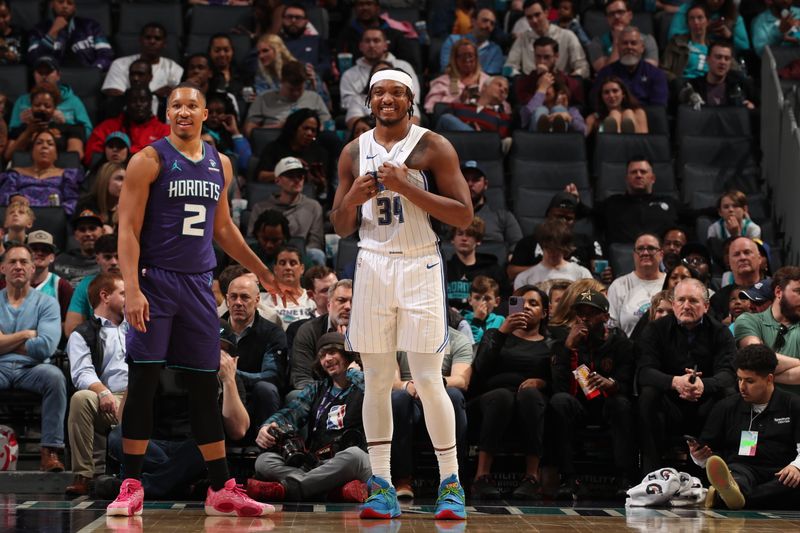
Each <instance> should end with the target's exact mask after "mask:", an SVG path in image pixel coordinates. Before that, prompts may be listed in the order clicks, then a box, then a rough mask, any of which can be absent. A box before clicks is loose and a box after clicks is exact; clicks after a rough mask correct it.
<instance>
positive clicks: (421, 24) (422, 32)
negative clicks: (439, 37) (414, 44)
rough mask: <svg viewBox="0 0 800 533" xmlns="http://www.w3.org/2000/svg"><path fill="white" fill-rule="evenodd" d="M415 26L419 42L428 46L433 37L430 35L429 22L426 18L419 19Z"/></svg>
mask: <svg viewBox="0 0 800 533" xmlns="http://www.w3.org/2000/svg"><path fill="white" fill-rule="evenodd" d="M414 27H415V28H416V29H417V37H418V38H419V44H421V45H422V46H428V45H429V44H431V37H430V35H428V23H427V22H425V21H424V20H418V21H416V22H415V23H414Z"/></svg>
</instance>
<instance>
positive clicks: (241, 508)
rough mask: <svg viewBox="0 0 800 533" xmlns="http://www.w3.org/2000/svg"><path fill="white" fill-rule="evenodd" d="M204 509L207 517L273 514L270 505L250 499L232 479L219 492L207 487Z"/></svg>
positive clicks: (273, 510) (273, 509)
mask: <svg viewBox="0 0 800 533" xmlns="http://www.w3.org/2000/svg"><path fill="white" fill-rule="evenodd" d="M205 507H206V514H207V515H209V516H264V515H266V514H269V513H274V512H275V508H274V507H273V506H271V505H270V504H268V503H261V502H257V501H255V500H254V499H252V498H250V497H249V496H248V495H247V493H246V492H245V490H244V488H242V486H241V485H237V484H236V480H235V479H233V478H231V479H229V480H228V481H226V482H225V486H224V487H222V488H221V489H219V490H214V489H212V488H211V487H208V492H207V493H206V505H205Z"/></svg>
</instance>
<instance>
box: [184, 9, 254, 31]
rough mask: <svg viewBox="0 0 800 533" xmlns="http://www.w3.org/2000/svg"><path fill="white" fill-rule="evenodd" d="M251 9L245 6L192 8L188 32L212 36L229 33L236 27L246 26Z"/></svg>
mask: <svg viewBox="0 0 800 533" xmlns="http://www.w3.org/2000/svg"><path fill="white" fill-rule="evenodd" d="M251 12H252V8H250V7H247V6H241V7H240V6H204V5H196V6H194V7H192V11H191V15H190V21H189V32H190V33H205V34H207V35H212V34H214V33H217V32H226V33H229V32H230V31H231V30H232V29H233V28H236V27H237V26H243V25H247V23H248V20H249V19H250V17H251Z"/></svg>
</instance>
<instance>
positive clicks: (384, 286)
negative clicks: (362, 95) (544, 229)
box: [331, 69, 473, 520]
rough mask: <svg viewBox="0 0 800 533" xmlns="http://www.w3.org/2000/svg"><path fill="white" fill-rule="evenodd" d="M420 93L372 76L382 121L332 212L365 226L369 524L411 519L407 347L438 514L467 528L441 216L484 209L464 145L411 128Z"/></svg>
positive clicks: (352, 333) (344, 160)
mask: <svg viewBox="0 0 800 533" xmlns="http://www.w3.org/2000/svg"><path fill="white" fill-rule="evenodd" d="M412 90H413V84H412V81H411V77H410V76H409V75H408V74H407V73H405V72H403V71H401V70H396V69H386V70H381V71H379V72H376V73H375V74H374V75H373V76H372V78H371V80H370V85H369V92H368V94H367V104H368V105H369V106H370V109H371V110H372V114H373V115H374V116H375V119H376V122H377V124H376V126H375V128H374V129H372V130H369V131H367V132H364V133H363V134H361V136H360V137H359V138H358V139H356V140H354V141H352V142H351V143H350V144H349V145H347V146H346V147H345V149H344V150H343V151H342V155H341V156H340V158H339V187H338V189H337V190H336V196H335V198H334V201H333V210H332V211H331V221H332V222H333V226H334V228H335V229H336V233H338V234H339V235H341V236H342V237H345V236H348V235H350V234H352V233H353V232H355V231H356V230H357V229H358V230H359V237H360V240H359V253H358V259H357V261H356V271H355V276H354V286H353V310H352V312H351V314H350V326H349V328H348V330H347V342H348V345H349V348H350V349H351V350H353V351H358V352H360V353H361V360H362V362H363V364H364V380H365V381H364V384H365V391H364V407H363V410H362V416H363V419H364V432H365V434H366V437H367V446H368V450H369V458H370V463H371V466H372V474H373V476H372V477H371V478H370V483H369V484H370V489H371V495H370V497H369V499H368V500H367V502H366V503H365V504H364V506H363V507H362V509H361V517H362V518H394V517H397V516H399V515H400V506H399V505H398V502H397V493H396V491H395V488H394V487H393V486H392V485H391V465H390V452H391V443H392V431H393V427H392V405H391V391H392V383H393V381H394V375H395V371H396V369H397V364H396V361H395V359H396V351H397V350H402V351H405V352H406V353H407V354H408V363H409V366H410V368H411V374H412V376H413V382H414V387H415V388H416V390H417V392H418V394H419V397H420V400H422V405H423V409H424V411H425V423H426V425H427V428H428V434H429V435H430V437H431V442H432V443H433V447H434V451H435V453H436V458H437V460H438V463H439V481H440V484H439V496H438V498H437V500H436V510H435V517H436V518H437V519H455V520H463V519H465V518H466V516H467V514H466V509H465V502H464V490H463V488H462V487H461V484H460V482H459V480H458V457H457V454H456V435H455V416H454V414H453V405H452V403H451V402H450V399H449V397H448V396H447V392H446V391H445V388H444V384H443V383H442V358H443V356H444V352H445V351H446V350H447V349H448V329H447V306H446V300H445V292H444V261H443V260H442V257H441V255H440V254H439V248H438V238H437V236H436V233H435V232H434V231H433V229H432V228H431V224H430V217H431V216H433V217H435V218H437V219H439V220H441V221H442V222H445V223H446V224H449V225H451V226H455V227H459V228H465V227H467V225H468V224H469V223H470V222H471V221H472V217H473V212H472V201H471V200H470V195H469V189H468V188H467V185H466V181H465V180H464V176H463V175H462V174H461V170H460V167H459V162H458V156H457V155H456V152H455V150H454V149H453V146H452V145H451V144H450V143H449V142H448V141H447V139H445V138H444V137H442V136H441V135H438V134H436V133H434V132H432V131H428V130H426V129H425V128H420V127H419V126H416V125H414V124H412V123H411V121H410V118H411V115H412V113H413V111H412V107H411V106H412V102H413V101H414V100H413V98H414V95H413V94H412ZM429 173H432V175H430V174H429ZM432 183H435V185H436V187H435V191H436V192H434V191H432V190H431V189H432V187H431V184H432Z"/></svg>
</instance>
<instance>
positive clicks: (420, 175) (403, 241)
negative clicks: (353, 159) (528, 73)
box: [358, 124, 438, 256]
mask: <svg viewBox="0 0 800 533" xmlns="http://www.w3.org/2000/svg"><path fill="white" fill-rule="evenodd" d="M427 132H428V130H427V129H425V128H420V127H419V126H416V125H414V124H412V125H411V128H410V129H409V131H408V135H406V136H405V138H403V139H402V140H400V141H398V142H397V143H395V145H394V146H393V147H392V149H391V150H390V151H389V152H387V151H386V149H385V148H384V147H383V146H381V145H380V144H379V143H377V142H376V141H375V136H374V133H375V130H374V129H371V130H369V131H367V132H364V133H363V134H362V135H361V136H360V137H359V138H358V148H359V149H358V154H359V174H358V175H359V176H363V175H364V174H367V173H368V172H374V171H377V170H378V168H380V166H381V165H382V164H383V163H384V162H387V161H388V162H390V163H394V164H395V165H398V166H399V165H402V164H403V163H404V162H405V160H406V158H407V157H408V156H409V154H411V152H412V151H413V150H414V147H415V146H416V145H417V143H418V142H419V140H420V139H421V138H422V136H423V135H425V133H427ZM406 179H407V180H408V182H409V183H411V184H412V185H414V186H415V187H419V188H420V189H425V190H428V179H427V177H426V176H425V173H424V172H422V171H419V170H413V169H409V171H408V173H407V174H406ZM358 235H359V237H360V241H359V246H360V247H361V248H364V249H367V250H371V251H373V252H377V253H383V254H392V255H395V254H397V255H410V256H413V255H419V254H421V253H430V251H431V250H432V249H433V248H434V247H435V245H436V244H437V243H438V237H437V236H436V233H435V232H434V231H433V229H432V228H431V223H430V219H429V217H428V213H426V212H425V211H424V210H422V209H420V208H419V207H417V206H416V205H414V204H413V203H411V202H410V201H409V200H407V199H406V198H405V197H404V196H402V195H401V194H398V193H396V192H392V191H389V190H384V191H381V192H380V193H379V194H378V195H377V196H376V197H375V198H372V199H370V200H369V201H367V202H365V203H364V204H363V205H362V206H361V228H360V229H359V232H358Z"/></svg>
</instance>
